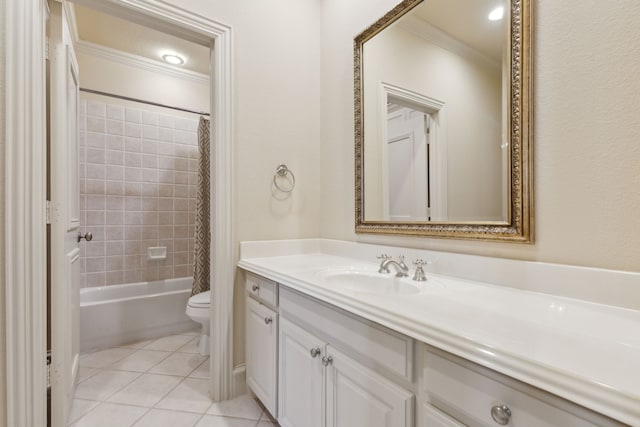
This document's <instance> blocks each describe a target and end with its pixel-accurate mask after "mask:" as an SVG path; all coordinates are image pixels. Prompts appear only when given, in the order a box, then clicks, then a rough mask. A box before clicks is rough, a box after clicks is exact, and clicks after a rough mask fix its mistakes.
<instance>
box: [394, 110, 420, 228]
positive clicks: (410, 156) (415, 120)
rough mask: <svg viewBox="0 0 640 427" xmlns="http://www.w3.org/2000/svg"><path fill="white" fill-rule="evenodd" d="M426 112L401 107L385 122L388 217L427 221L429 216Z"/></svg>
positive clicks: (396, 219)
mask: <svg viewBox="0 0 640 427" xmlns="http://www.w3.org/2000/svg"><path fill="white" fill-rule="evenodd" d="M428 120H429V115H428V114H426V113H423V112H421V111H417V110H413V109H411V108H408V107H402V108H400V109H399V110H397V111H394V112H392V113H389V115H388V123H387V165H386V166H387V176H388V181H387V182H388V189H387V194H388V196H387V197H388V209H389V214H388V218H389V220H390V221H404V222H406V221H427V220H428V218H429V205H430V200H429V196H430V195H429V191H430V189H429V141H428V134H427V129H428V128H427V124H428Z"/></svg>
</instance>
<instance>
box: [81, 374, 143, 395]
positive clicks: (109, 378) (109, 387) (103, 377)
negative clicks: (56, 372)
mask: <svg viewBox="0 0 640 427" xmlns="http://www.w3.org/2000/svg"><path fill="white" fill-rule="evenodd" d="M138 376H140V374H139V373H137V372H124V371H111V370H104V371H102V372H100V373H97V374H95V375H94V376H92V377H91V378H89V379H87V380H86V381H84V382H82V383H80V384H78V387H76V394H75V397H76V398H78V399H88V400H106V399H108V398H109V397H111V396H112V395H113V394H115V393H116V392H117V391H119V390H120V389H122V388H123V387H124V386H126V385H127V384H129V383H130V382H131V381H133V380H134V379H136V377H138Z"/></svg>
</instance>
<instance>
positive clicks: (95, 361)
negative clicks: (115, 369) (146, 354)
mask: <svg viewBox="0 0 640 427" xmlns="http://www.w3.org/2000/svg"><path fill="white" fill-rule="evenodd" d="M134 351H135V350H132V349H126V348H108V349H106V350H100V351H96V352H95V353H87V354H83V355H82V356H80V366H82V367H83V368H108V367H109V366H111V365H113V364H114V363H116V362H118V361H120V360H122V359H124V358H125V357H127V356H129V355H130V354H132V353H133V352H134Z"/></svg>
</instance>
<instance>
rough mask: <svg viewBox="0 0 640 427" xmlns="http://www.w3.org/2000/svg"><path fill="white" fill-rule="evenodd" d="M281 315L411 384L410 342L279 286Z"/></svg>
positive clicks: (363, 360)
mask: <svg viewBox="0 0 640 427" xmlns="http://www.w3.org/2000/svg"><path fill="white" fill-rule="evenodd" d="M279 302H280V314H281V316H283V317H288V318H289V319H291V320H295V323H298V324H299V325H301V326H303V328H304V329H306V330H308V331H311V332H312V333H314V334H315V335H317V336H318V337H320V338H322V339H325V340H327V342H329V343H331V344H332V345H334V346H335V347H338V348H339V349H341V350H343V351H346V352H348V353H349V354H350V355H352V356H353V357H355V358H356V359H357V360H358V361H359V362H361V363H363V364H365V365H367V366H368V367H370V368H372V369H374V370H378V371H382V372H384V373H385V374H388V375H389V376H392V377H396V378H399V379H403V380H405V381H407V382H409V383H411V382H413V349H414V346H413V343H414V342H413V339H412V338H409V337H407V336H406V335H402V334H400V333H398V332H395V331H392V330H391V329H388V328H385V327H383V326H380V325H378V324H376V323H373V322H369V321H366V320H364V319H360V318H357V317H355V316H354V315H351V314H348V313H347V312H345V311H343V310H340V309H338V308H334V307H332V306H330V305H328V304H325V303H322V302H320V301H318V300H315V299H312V298H311V297H308V296H304V295H301V294H299V293H298V292H295V291H292V290H291V289H289V288H287V287H285V286H281V287H280V301H279Z"/></svg>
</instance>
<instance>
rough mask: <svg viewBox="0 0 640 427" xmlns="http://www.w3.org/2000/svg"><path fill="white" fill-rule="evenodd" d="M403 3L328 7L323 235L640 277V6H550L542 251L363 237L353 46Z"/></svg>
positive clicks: (543, 109)
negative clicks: (639, 31) (357, 218)
mask: <svg viewBox="0 0 640 427" xmlns="http://www.w3.org/2000/svg"><path fill="white" fill-rule="evenodd" d="M396 3H397V2H396V1H394V0H375V1H372V0H353V1H349V2H344V1H342V0H325V1H324V2H323V19H322V42H323V45H322V92H323V98H322V113H321V114H322V115H321V117H322V118H321V122H322V123H325V124H327V126H323V128H322V142H321V148H322V158H323V165H324V167H325V169H326V168H328V167H329V165H331V171H332V173H329V174H323V176H322V179H323V187H322V202H323V203H322V209H323V210H322V214H321V217H322V231H321V235H322V236H323V237H327V238H336V239H344V240H358V241H366V242H380V243H387V244H398V245H404V246H410V247H420V248H428V249H438V250H445V251H452V252H462V253H472V254H479V255H488V256H498V257H505V258H518V259H527V260H540V261H547V262H553V263H566V264H575V265H586V266H594V267H603V268H610V269H621V270H628V271H640V244H639V243H638V242H640V221H638V212H640V191H639V190H638V189H639V188H640V173H639V172H638V170H639V165H640V144H638V141H639V140H640V111H639V107H638V102H637V100H638V99H640V81H638V79H636V78H635V77H634V76H637V75H638V74H639V73H640V43H638V42H637V38H636V37H635V34H634V33H635V31H634V28H636V26H634V23H635V22H637V21H638V20H639V19H640V4H639V3H637V2H635V1H632V0H627V1H620V2H615V4H614V3H612V4H609V5H608V7H607V8H606V9H603V8H602V7H600V6H601V5H600V3H598V2H596V1H594V0H588V1H587V2H586V3H585V2H584V1H577V0H571V1H565V2H556V1H553V0H539V1H535V2H533V3H534V4H535V6H536V8H535V9H536V10H535V20H534V21H535V25H534V33H535V35H534V45H535V53H534V64H535V65H534V86H535V89H534V105H535V124H534V132H535V136H534V152H535V154H534V156H535V157H534V159H535V167H534V173H535V184H534V185H535V187H534V188H535V196H536V200H535V216H536V220H535V226H536V230H535V232H536V242H535V244H534V245H516V244H507V243H483V242H473V241H456V240H438V239H426V238H425V239H419V238H392V237H374V236H366V235H362V236H360V235H358V236H357V235H356V234H354V231H353V228H354V227H353V223H354V220H353V217H354V189H353V100H352V97H351V96H350V94H351V93H352V91H353V88H352V86H353V78H352V73H351V69H352V61H353V59H352V45H353V37H354V36H355V35H356V34H357V33H359V32H360V31H362V30H363V29H364V28H366V27H367V26H368V25H370V24H371V23H373V22H374V21H375V20H376V19H377V18H379V17H380V16H382V15H383V14H384V13H385V12H386V11H387V10H388V9H390V8H391V7H392V6H394V5H395V4H396Z"/></svg>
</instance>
